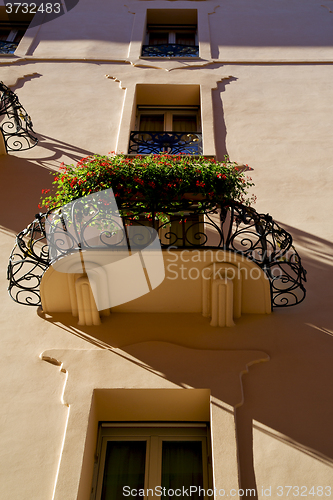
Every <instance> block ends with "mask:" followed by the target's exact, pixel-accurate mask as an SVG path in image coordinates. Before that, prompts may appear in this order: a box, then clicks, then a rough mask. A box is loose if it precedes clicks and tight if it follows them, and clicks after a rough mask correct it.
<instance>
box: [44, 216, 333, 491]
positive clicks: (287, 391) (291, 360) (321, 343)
mask: <svg viewBox="0 0 333 500" xmlns="http://www.w3.org/2000/svg"><path fill="white" fill-rule="evenodd" d="M283 227H285V228H286V229H287V230H288V231H290V233H291V234H292V235H293V238H294V243H295V246H296V248H297V250H298V251H299V253H300V255H301V258H302V263H303V265H304V267H305V269H307V271H308V274H307V277H308V282H307V284H306V288H307V298H306V300H305V301H304V302H302V303H301V304H299V305H298V306H296V307H290V308H285V309H277V310H275V311H274V313H273V314H271V315H266V316H260V315H243V316H242V318H240V319H239V320H237V325H236V326H235V327H233V328H224V329H221V328H213V327H210V326H209V325H208V321H207V319H206V318H203V317H202V316H201V315H200V314H195V315H191V314H190V315H189V314H187V315H186V314H180V313H178V314H176V313H175V314H157V313H151V314H144V313H136V314H134V313H133V314H125V313H122V314H121V313H115V314H111V316H110V317H108V318H106V319H105V320H104V323H103V324H102V325H101V326H100V327H82V326H78V325H77V324H76V323H77V322H76V319H75V318H73V317H71V315H70V314H62V315H60V314H54V315H52V316H45V319H46V321H49V322H51V323H54V324H57V326H58V327H60V328H62V329H64V330H66V331H68V332H69V333H70V334H74V335H76V336H79V337H80V338H82V339H84V340H85V341H86V342H87V343H91V344H93V345H94V346H97V347H99V348H102V349H108V350H112V351H113V352H114V348H119V349H121V351H120V352H121V353H123V355H129V356H130V361H129V362H138V363H140V364H141V366H142V367H144V369H148V370H150V371H153V372H154V373H157V374H158V375H159V376H161V377H163V378H165V379H167V380H169V381H171V382H173V383H175V384H177V385H178V386H179V387H196V388H199V387H202V386H204V387H210V388H211V391H212V395H213V396H215V397H216V398H217V399H219V400H220V401H224V402H226V403H228V404H231V405H234V406H237V409H236V429H237V440H238V451H239V470H240V478H241V487H242V488H243V489H252V488H255V487H256V486H255V485H256V465H254V463H255V457H254V452H253V446H254V441H253V428H254V427H253V422H254V421H256V422H259V423H260V424H262V425H264V426H266V427H267V428H270V429H272V432H271V437H272V438H273V439H276V440H280V441H283V443H284V444H285V445H286V446H289V447H292V448H293V449H295V450H297V451H298V452H299V453H301V454H302V455H304V456H305V455H306V456H310V457H311V459H313V460H315V461H316V462H322V463H325V464H326V465H328V466H329V467H333V448H332V445H331V442H330V440H329V439H328V436H329V435H330V433H331V421H332V412H333V404H332V397H331V396H332V390H331V384H330V383H329V382H328V381H330V380H332V377H333V366H332V362H331V360H332V356H333V338H332V336H333V327H332V313H331V304H332V298H333V297H332V286H331V278H330V277H331V276H332V266H333V259H332V244H331V242H329V241H327V240H325V239H322V238H318V237H316V236H313V235H311V234H309V233H306V232H304V231H300V230H297V229H294V228H291V227H288V226H286V225H285V224H283ZM188 331H191V335H184V334H183V332H188ZM184 348H185V349H190V350H191V351H189V352H191V353H193V350H194V351H195V352H196V353H197V354H196V355H195V356H194V357H193V356H192V354H191V355H189V356H186V355H181V354H180V353H181V352H182V351H183V349H184ZM117 352H119V351H117ZM183 352H184V353H185V351H183ZM168 353H169V355H168ZM171 353H178V354H177V356H175V355H172V356H171ZM210 353H212V354H210ZM235 353H236V354H235ZM170 356H171V357H170ZM191 356H192V361H191ZM200 356H202V358H200ZM207 356H208V358H207ZM234 356H235V357H234ZM268 357H269V358H270V361H269V362H268V363H264V364H262V363H259V364H258V361H267V360H268ZM110 359H111V358H110ZM193 359H196V362H193ZM207 359H209V360H210V362H209V363H210V365H211V366H210V368H207V367H209V363H208V364H207ZM131 360H132V361H131ZM134 360H136V361H134ZM170 360H172V361H170ZM253 363H255V364H253ZM248 364H249V365H251V368H250V370H249V373H248V375H246V376H244V377H243V378H242V384H243V392H244V400H243V401H242V398H241V397H240V396H241V393H240V390H241V386H240V385H239V379H238V380H237V384H236V382H235V381H236V379H237V377H239V374H240V373H241V372H242V370H243V371H244V367H245V366H248ZM198 367H201V368H200V370H198ZM237 374H238V375H237ZM236 375H237V376H236ZM240 403H241V404H240ZM273 431H274V432H273ZM277 435H278V437H276V436H277ZM261 467H262V466H261ZM332 472H333V471H332ZM254 498H255V497H254Z"/></svg>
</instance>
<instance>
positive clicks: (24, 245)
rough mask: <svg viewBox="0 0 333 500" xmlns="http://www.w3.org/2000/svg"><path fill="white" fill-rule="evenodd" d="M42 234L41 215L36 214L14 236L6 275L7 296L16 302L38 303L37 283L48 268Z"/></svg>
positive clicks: (33, 304) (39, 303) (44, 240)
mask: <svg viewBox="0 0 333 500" xmlns="http://www.w3.org/2000/svg"><path fill="white" fill-rule="evenodd" d="M45 236H46V235H45V214H43V215H42V214H39V215H36V219H35V220H34V221H33V222H32V223H31V224H29V226H28V227H27V228H26V229H24V230H23V231H21V232H20V233H19V234H18V235H17V236H16V242H15V246H14V248H13V250H12V252H11V254H10V257H9V264H8V270H7V278H8V280H9V286H8V291H9V295H10V296H11V298H12V299H13V300H14V301H15V302H18V303H19V304H24V305H28V306H39V305H41V300H40V283H41V280H42V276H43V274H44V272H45V271H46V269H47V268H48V267H49V253H48V247H47V244H46V239H45Z"/></svg>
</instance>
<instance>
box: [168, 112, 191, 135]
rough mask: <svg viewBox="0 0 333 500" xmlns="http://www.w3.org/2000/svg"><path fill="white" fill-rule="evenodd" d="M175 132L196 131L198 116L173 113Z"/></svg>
mask: <svg viewBox="0 0 333 500" xmlns="http://www.w3.org/2000/svg"><path fill="white" fill-rule="evenodd" d="M172 130H173V132H196V131H197V117H196V116H195V115H173V117H172Z"/></svg>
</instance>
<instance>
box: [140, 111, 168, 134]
mask: <svg viewBox="0 0 333 500" xmlns="http://www.w3.org/2000/svg"><path fill="white" fill-rule="evenodd" d="M163 130H164V115H154V114H151V115H141V117H140V131H141V132H163Z"/></svg>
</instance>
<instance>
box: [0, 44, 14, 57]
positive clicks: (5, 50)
mask: <svg viewBox="0 0 333 500" xmlns="http://www.w3.org/2000/svg"><path fill="white" fill-rule="evenodd" d="M17 46H18V43H15V42H3V41H0V54H14V52H15V50H16V49H17Z"/></svg>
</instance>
